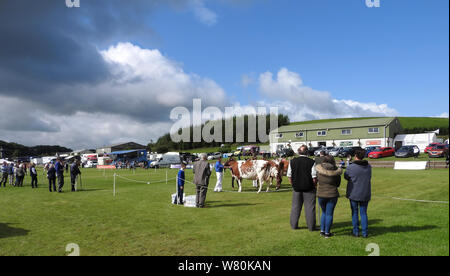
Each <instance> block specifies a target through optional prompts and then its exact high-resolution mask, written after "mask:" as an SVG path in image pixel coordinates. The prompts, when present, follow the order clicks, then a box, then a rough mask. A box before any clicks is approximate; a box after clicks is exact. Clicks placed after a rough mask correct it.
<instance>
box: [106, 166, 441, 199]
mask: <svg viewBox="0 0 450 276" xmlns="http://www.w3.org/2000/svg"><path fill="white" fill-rule="evenodd" d="M116 177H118V178H120V179H123V180H127V181H131V182H135V183H144V184H154V183H163V182H166V184H167V183H168V181H172V180H178V179H179V178H178V177H172V178H168V175H167V170H166V179H165V180H164V179H163V180H158V181H142V180H135V179H131V178H128V177H124V176H121V175H119V174H117V173H114V188H113V194H114V196H115V195H116ZM184 182H185V183H188V184H191V185H194V186H195V183H194V182H191V181H189V180H186V179H185V180H184ZM207 189H208V190H214V189H213V188H210V187H207ZM291 190H292V188H285V189H278V190H275V191H270V190H269V193H273V192H279V191H291ZM339 190H341V191H342V190H343V189H342V188H341V189H339ZM221 192H226V193H238V194H257V193H255V192H250V191H243V192H239V191H231V190H222V191H221ZM372 197H373V198H384V199H394V200H401V201H413V202H422V203H437V204H449V202H448V201H439V200H424V199H412V198H400V197H390V196H379V195H373V196H372Z"/></svg>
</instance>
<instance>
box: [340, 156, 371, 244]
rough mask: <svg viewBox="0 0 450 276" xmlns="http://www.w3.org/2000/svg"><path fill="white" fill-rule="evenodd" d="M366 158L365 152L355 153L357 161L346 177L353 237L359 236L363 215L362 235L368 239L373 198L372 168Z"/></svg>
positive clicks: (351, 166) (348, 169)
mask: <svg viewBox="0 0 450 276" xmlns="http://www.w3.org/2000/svg"><path fill="white" fill-rule="evenodd" d="M364 156H365V151H364V150H357V151H356V152H355V158H356V160H355V161H354V162H353V163H352V164H351V165H350V166H349V167H348V168H347V171H346V172H345V174H344V177H345V179H346V180H347V181H348V184H347V198H348V199H349V200H350V207H351V209H352V224H353V236H355V237H358V236H359V232H360V229H359V215H361V228H362V233H361V234H362V236H363V237H364V238H367V236H368V235H369V233H368V230H369V219H368V218H367V206H368V204H369V201H370V197H371V179H372V167H371V166H370V164H369V162H367V161H366V160H363V159H364ZM358 209H359V212H358ZM358 213H359V214H358Z"/></svg>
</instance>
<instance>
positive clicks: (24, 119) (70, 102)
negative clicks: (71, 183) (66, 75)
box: [0, 43, 228, 148]
mask: <svg viewBox="0 0 450 276" xmlns="http://www.w3.org/2000/svg"><path fill="white" fill-rule="evenodd" d="M100 53H101V55H102V57H103V58H104V60H105V61H106V62H107V64H108V67H109V70H110V71H111V72H112V74H113V78H111V79H109V80H108V81H105V82H102V83H99V84H94V85H72V86H69V85H66V86H59V87H57V89H55V91H52V92H50V93H49V96H48V97H51V98H56V97H58V98H59V99H60V100H59V104H58V105H54V104H47V103H46V100H45V99H42V101H41V102H36V101H32V100H28V99H25V98H20V99H19V98H13V97H5V96H2V97H1V99H0V102H2V106H6V107H2V108H3V109H2V113H4V114H8V116H1V117H0V133H1V137H0V139H6V140H9V141H17V142H21V143H24V144H27V145H31V144H33V145H34V144H59V145H64V146H68V147H71V148H80V147H93V146H101V145H104V144H109V143H113V142H118V141H119V140H121V141H122V140H123V141H128V140H134V141H137V142H140V143H147V142H148V141H149V140H150V139H157V138H158V137H159V136H161V135H162V134H164V133H167V132H168V131H169V129H170V126H171V125H172V124H173V122H172V121H171V120H170V119H169V114H170V111H171V109H172V108H174V107H176V106H185V107H187V108H188V109H190V107H191V106H192V99H193V98H200V99H202V104H203V106H218V107H223V106H225V105H226V103H227V102H228V101H227V97H226V94H225V91H224V90H223V89H222V88H221V87H220V86H219V85H218V84H217V83H215V82H214V81H213V80H211V79H208V78H203V77H201V76H198V75H196V74H191V73H186V72H184V70H183V68H182V67H181V66H180V65H179V64H178V63H177V62H175V61H172V60H170V59H168V58H167V57H165V56H163V55H162V54H161V52H160V51H158V50H156V49H153V50H152V49H143V48H140V47H138V46H136V45H133V44H131V43H119V44H117V45H115V46H111V47H110V48H108V49H106V50H103V51H101V52H100ZM5 108H6V109H5ZM17 110H21V112H20V116H15V115H14V114H16V113H17Z"/></svg>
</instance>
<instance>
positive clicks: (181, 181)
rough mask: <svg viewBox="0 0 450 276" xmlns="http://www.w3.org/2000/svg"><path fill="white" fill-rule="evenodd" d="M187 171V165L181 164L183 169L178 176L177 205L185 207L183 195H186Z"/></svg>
mask: <svg viewBox="0 0 450 276" xmlns="http://www.w3.org/2000/svg"><path fill="white" fill-rule="evenodd" d="M185 169H186V163H184V162H181V168H180V170H179V171H178V175H177V184H178V185H177V199H176V200H175V204H179V205H183V193H184V170H185Z"/></svg>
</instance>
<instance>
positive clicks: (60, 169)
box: [55, 157, 64, 193]
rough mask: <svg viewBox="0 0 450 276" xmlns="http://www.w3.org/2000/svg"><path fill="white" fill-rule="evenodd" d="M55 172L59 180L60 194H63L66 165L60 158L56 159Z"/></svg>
mask: <svg viewBox="0 0 450 276" xmlns="http://www.w3.org/2000/svg"><path fill="white" fill-rule="evenodd" d="M55 170H56V177H57V178H58V193H62V189H63V187H64V163H63V161H62V160H61V158H59V157H58V158H57V159H56V164H55Z"/></svg>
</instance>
